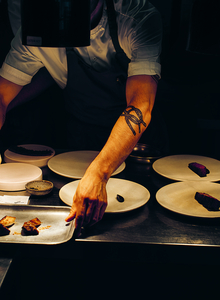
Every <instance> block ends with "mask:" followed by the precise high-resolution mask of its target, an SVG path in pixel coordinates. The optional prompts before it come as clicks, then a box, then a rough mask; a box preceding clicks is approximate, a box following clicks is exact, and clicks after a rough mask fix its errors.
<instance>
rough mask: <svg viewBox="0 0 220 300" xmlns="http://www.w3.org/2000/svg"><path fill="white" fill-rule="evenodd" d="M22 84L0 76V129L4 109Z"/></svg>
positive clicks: (4, 113)
mask: <svg viewBox="0 0 220 300" xmlns="http://www.w3.org/2000/svg"><path fill="white" fill-rule="evenodd" d="M21 89H22V86H21V85H18V84H15V83H12V82H11V81H8V80H6V79H4V78H3V77H1V76H0V129H1V128H2V126H3V124H4V122H5V116H6V111H7V108H8V105H9V104H10V102H11V101H12V100H13V99H14V98H15V97H16V96H17V95H18V93H19V92H20V91H21Z"/></svg>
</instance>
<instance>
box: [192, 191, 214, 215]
mask: <svg viewBox="0 0 220 300" xmlns="http://www.w3.org/2000/svg"><path fill="white" fill-rule="evenodd" d="M195 199H196V200H197V201H198V202H199V203H200V204H202V205H203V206H204V207H205V208H206V209H208V210H209V211H218V210H219V207H220V201H219V200H218V199H216V198H214V197H212V196H210V195H209V194H206V193H199V192H196V194H195Z"/></svg>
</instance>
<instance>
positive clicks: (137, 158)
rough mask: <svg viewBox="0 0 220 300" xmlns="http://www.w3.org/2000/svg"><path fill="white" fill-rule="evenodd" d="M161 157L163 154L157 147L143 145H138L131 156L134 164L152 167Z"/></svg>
mask: <svg viewBox="0 0 220 300" xmlns="http://www.w3.org/2000/svg"><path fill="white" fill-rule="evenodd" d="M160 157H161V153H160V151H159V150H158V149H157V148H156V147H154V146H150V145H147V144H142V143H137V145H136V146H135V147H134V149H133V151H132V152H131V154H130V156H129V158H130V160H132V161H134V162H138V163H144V164H150V165H151V164H152V163H153V162H154V161H155V160H156V159H158V158H160Z"/></svg>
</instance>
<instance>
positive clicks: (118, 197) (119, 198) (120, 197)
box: [116, 194, 125, 202]
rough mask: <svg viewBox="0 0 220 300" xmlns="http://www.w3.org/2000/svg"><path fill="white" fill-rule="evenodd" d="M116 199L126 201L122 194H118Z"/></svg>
mask: <svg viewBox="0 0 220 300" xmlns="http://www.w3.org/2000/svg"><path fill="white" fill-rule="evenodd" d="M116 199H117V200H118V202H124V201H125V199H124V198H123V197H122V196H121V195H118V194H117V196H116Z"/></svg>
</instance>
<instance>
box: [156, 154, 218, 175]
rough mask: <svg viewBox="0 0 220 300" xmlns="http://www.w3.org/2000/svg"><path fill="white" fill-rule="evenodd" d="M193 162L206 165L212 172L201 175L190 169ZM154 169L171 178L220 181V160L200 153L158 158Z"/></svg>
mask: <svg viewBox="0 0 220 300" xmlns="http://www.w3.org/2000/svg"><path fill="white" fill-rule="evenodd" d="M191 162H197V163H200V164H202V165H204V166H205V167H206V168H207V169H208V170H209V171H210V173H209V174H207V175H206V177H200V176H199V175H197V174H196V173H195V172H193V171H192V170H190V169H189V167H188V165H189V163H191ZM153 169H154V171H156V172H157V173H158V174H160V175H162V176H164V177H167V178H169V179H173V180H178V181H185V180H190V181H194V180H199V181H218V180H220V161H219V160H217V159H214V158H209V157H205V156H198V155H171V156H166V157H163V158H160V159H158V160H157V161H155V162H154V163H153Z"/></svg>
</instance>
